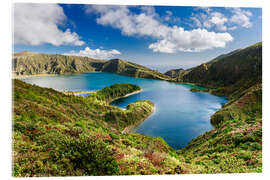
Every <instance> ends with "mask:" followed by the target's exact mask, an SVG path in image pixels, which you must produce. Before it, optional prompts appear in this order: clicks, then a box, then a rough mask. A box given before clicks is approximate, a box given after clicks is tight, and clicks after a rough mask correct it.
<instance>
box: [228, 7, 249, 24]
mask: <svg viewBox="0 0 270 180" xmlns="http://www.w3.org/2000/svg"><path fill="white" fill-rule="evenodd" d="M232 12H233V14H234V15H233V16H232V17H231V19H230V21H231V22H233V23H235V24H238V25H240V26H242V27H245V28H250V27H252V23H251V21H250V17H251V16H252V13H251V12H250V11H248V10H243V9H241V8H233V10H232Z"/></svg>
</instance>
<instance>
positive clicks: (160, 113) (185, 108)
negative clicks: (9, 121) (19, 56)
mask: <svg viewBox="0 0 270 180" xmlns="http://www.w3.org/2000/svg"><path fill="white" fill-rule="evenodd" d="M21 80H23V81H25V82H27V83H31V84H36V85H38V86H42V87H49V88H53V89H56V90H61V91H62V90H66V91H83V90H99V89H102V88H104V87H105V86H109V85H112V84H115V83H131V84H136V85H139V86H140V87H141V88H142V89H143V91H142V92H140V93H138V94H134V95H132V96H129V97H126V98H122V99H119V100H117V101H114V102H113V103H112V104H114V105H116V106H119V107H122V108H125V107H126V106H127V105H128V104H130V103H133V102H135V101H137V100H144V99H148V100H150V101H152V102H153V103H154V104H155V111H154V113H153V114H152V115H151V116H149V117H148V118H147V119H146V120H145V121H144V122H142V123H141V124H140V125H138V126H137V127H136V128H135V129H134V130H133V132H137V133H140V134H144V135H149V136H152V137H156V136H160V137H162V138H163V139H164V140H165V141H166V142H167V143H168V144H169V145H170V146H172V147H173V148H175V149H180V148H183V147H185V146H186V145H187V144H188V143H189V142H190V141H191V140H192V139H193V138H195V137H197V136H199V135H201V134H202V133H204V132H206V131H208V130H211V129H212V128H213V127H212V125H211V124H210V117H211V115H212V114H214V113H215V112H216V111H217V110H218V109H220V108H221V107H222V104H225V103H226V101H227V100H226V98H225V97H217V96H214V95H211V94H208V93H203V92H191V91H190V89H191V88H192V87H194V86H192V85H186V84H179V83H172V82H167V81H161V80H150V79H142V78H133V77H127V76H120V75H117V74H112V73H84V74H76V75H59V76H40V77H38V76H36V77H28V78H22V79H21Z"/></svg>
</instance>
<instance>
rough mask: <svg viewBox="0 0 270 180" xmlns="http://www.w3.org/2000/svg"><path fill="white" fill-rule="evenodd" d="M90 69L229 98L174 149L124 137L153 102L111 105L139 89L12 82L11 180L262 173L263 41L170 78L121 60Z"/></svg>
mask: <svg viewBox="0 0 270 180" xmlns="http://www.w3.org/2000/svg"><path fill="white" fill-rule="evenodd" d="M22 54H23V55H24V54H25V53H22ZM17 56H21V55H20V54H17ZM32 56H36V54H32V53H30V55H29V54H28V55H27V56H25V55H24V56H23V57H24V58H25V61H27V59H28V60H29V58H30V57H32ZM38 56H44V58H45V56H46V58H47V59H50V58H51V61H50V62H52V61H54V60H55V59H54V56H57V58H59V57H61V58H67V59H68V58H71V59H72V58H75V57H67V56H62V55H41V54H38ZM58 56H59V57H58ZM20 58H21V57H20ZM20 58H19V59H20ZM30 59H31V58H30ZM32 59H36V58H32ZM32 59H31V60H29V62H30V61H32ZM52 59H54V60H52ZM86 59H87V58H86ZM68 61H69V60H67V62H68ZM89 61H90V60H89ZM91 61H92V60H91ZM15 62H16V63H15ZM22 62H23V61H22V60H16V61H15V60H14V63H15V64H14V66H15V67H16V68H15V72H19V74H27V73H30V72H31V73H32V74H33V70H31V71H30V70H29V72H28V69H29V68H28V67H35V66H36V65H37V64H35V63H33V65H31V66H28V65H29V64H28V65H27V66H26V67H27V68H26V69H27V70H26V69H23V68H22V67H24V66H23V65H22V64H21V65H19V64H20V63H22ZM61 62H63V61H62V60H61ZM91 63H92V62H91ZM59 64H60V63H59ZM37 66H38V65H37ZM94 66H95V68H94V70H93V71H97V69H98V70H100V71H103V72H115V73H118V74H122V75H129V76H134V77H145V78H153V79H164V80H170V81H176V82H181V83H183V82H184V83H193V84H197V85H202V86H206V87H209V88H206V89H203V90H202V91H204V92H209V93H213V94H216V95H225V96H228V100H229V101H228V102H227V103H226V104H225V105H223V107H222V109H221V110H219V111H217V112H216V113H215V114H214V115H213V116H212V117H211V123H212V124H213V125H214V127H215V128H214V129H213V130H211V131H209V132H206V133H204V134H202V135H201V136H199V137H197V138H195V139H193V140H192V141H191V142H190V143H189V145H188V146H187V147H185V148H183V149H180V150H174V149H172V148H171V147H169V146H168V145H167V143H166V142H165V141H164V140H163V139H162V138H152V137H148V136H144V135H140V134H136V133H127V132H129V129H130V128H132V127H133V126H134V125H135V124H138V123H140V122H141V121H142V120H144V119H145V118H146V117H148V116H149V115H150V114H151V113H152V111H153V107H154V105H153V103H152V102H150V101H148V100H144V101H137V102H135V103H132V104H130V105H128V106H127V108H126V110H122V109H120V108H118V107H115V106H112V105H110V102H111V101H113V100H114V99H117V98H120V97H123V96H125V95H127V94H129V93H133V92H136V91H139V90H140V87H138V86H136V85H130V84H116V85H112V86H111V87H106V88H104V89H102V90H100V91H98V92H97V93H95V94H91V95H89V96H87V97H86V98H83V97H80V96H74V95H65V94H63V93H60V92H57V91H55V90H53V89H48V88H41V87H38V86H35V85H29V84H26V83H24V82H22V81H19V80H14V85H13V88H14V93H13V98H14V99H13V102H14V104H13V105H14V107H13V165H14V166H13V167H14V171H13V175H14V176H17V177H21V176H23V177H25V176H73V175H80V176H84V175H132V174H179V173H180V174H182V173H244V172H262V43H257V44H255V45H253V46H250V47H248V48H245V49H241V50H236V51H233V52H231V53H229V54H225V55H221V56H219V57H217V58H215V59H214V60H212V61H210V62H208V63H205V64H202V65H200V66H197V67H194V68H191V69H188V70H184V71H183V70H179V71H177V70H173V71H171V72H169V73H166V74H167V75H169V76H171V79H170V78H167V75H161V73H158V72H155V71H152V70H149V69H147V68H144V67H143V66H140V65H137V64H134V63H131V62H127V61H123V60H118V59H117V60H111V61H104V62H102V63H101V62H98V63H97V62H95V65H94ZM76 67H77V66H76ZM83 67H85V66H83ZM91 67H93V64H92V65H91ZM30 69H31V68H30ZM33 69H35V68H33ZM35 70H36V69H35ZM25 72H26V73H25ZM35 72H37V73H41V71H35ZM49 72H51V73H55V71H49ZM60 72H62V71H60ZM64 72H71V71H68V70H67V71H64ZM192 91H193V92H194V93H196V91H201V90H198V89H195V88H194V89H192Z"/></svg>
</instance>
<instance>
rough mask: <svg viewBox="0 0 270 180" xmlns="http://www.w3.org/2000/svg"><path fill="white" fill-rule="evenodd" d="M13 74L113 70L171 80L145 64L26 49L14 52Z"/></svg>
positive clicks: (123, 73)
mask: <svg viewBox="0 0 270 180" xmlns="http://www.w3.org/2000/svg"><path fill="white" fill-rule="evenodd" d="M12 63H13V68H12V70H13V75H14V76H15V77H16V76H22V75H41V74H45V75H46V74H68V73H84V72H112V73H117V74H121V75H126V76H132V77H141V78H150V79H163V80H169V79H170V77H169V76H167V75H164V74H162V73H159V72H157V71H154V70H151V69H149V68H146V67H144V66H141V65H138V64H135V63H132V62H129V61H125V60H120V59H112V60H108V61H106V60H97V59H92V58H88V57H79V56H66V55H59V54H41V53H35V52H29V51H24V52H20V53H14V55H13V58H12Z"/></svg>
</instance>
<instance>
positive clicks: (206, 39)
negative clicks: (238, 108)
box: [85, 5, 233, 53]
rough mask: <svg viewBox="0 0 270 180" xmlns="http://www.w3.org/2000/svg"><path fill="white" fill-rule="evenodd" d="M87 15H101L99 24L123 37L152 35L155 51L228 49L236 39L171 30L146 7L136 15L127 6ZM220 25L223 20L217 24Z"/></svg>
mask: <svg viewBox="0 0 270 180" xmlns="http://www.w3.org/2000/svg"><path fill="white" fill-rule="evenodd" d="M85 12H86V13H96V14H98V18H97V19H96V22H97V23H98V24H101V25H103V26H111V27H113V28H116V29H120V30H121V32H122V34H123V35H126V36H149V37H152V38H153V39H156V42H154V43H151V44H150V45H149V48H150V49H152V50H153V51H154V52H163V53H175V52H178V51H189V52H194V51H195V52H199V51H201V50H206V49H212V48H217V47H225V46H226V44H227V43H228V42H230V41H232V40H233V37H232V36H231V35H230V34H229V33H215V32H209V31H207V30H206V29H194V30H190V31H187V30H184V28H182V27H180V26H172V27H171V26H168V25H166V24H163V23H162V22H160V21H159V19H158V18H157V17H158V15H157V13H156V12H155V10H154V8H152V7H143V8H142V9H141V12H140V13H133V12H131V11H130V10H129V8H128V7H127V6H100V5H94V6H86V8H85ZM213 21H214V20H213ZM216 21H218V20H216ZM223 21H224V20H223ZM221 22H222V20H220V21H219V22H217V23H219V24H221Z"/></svg>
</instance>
